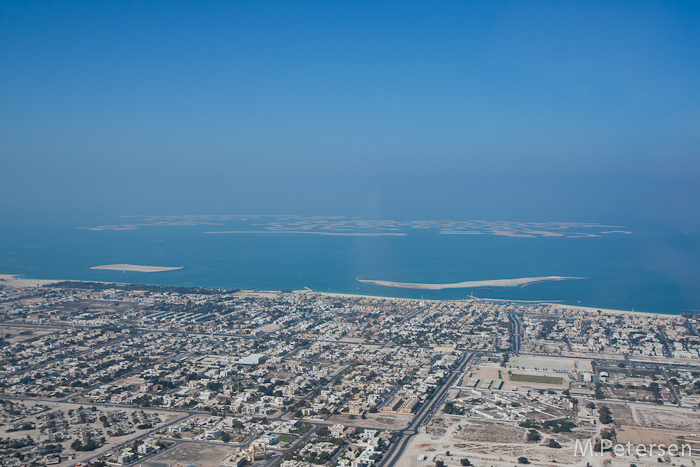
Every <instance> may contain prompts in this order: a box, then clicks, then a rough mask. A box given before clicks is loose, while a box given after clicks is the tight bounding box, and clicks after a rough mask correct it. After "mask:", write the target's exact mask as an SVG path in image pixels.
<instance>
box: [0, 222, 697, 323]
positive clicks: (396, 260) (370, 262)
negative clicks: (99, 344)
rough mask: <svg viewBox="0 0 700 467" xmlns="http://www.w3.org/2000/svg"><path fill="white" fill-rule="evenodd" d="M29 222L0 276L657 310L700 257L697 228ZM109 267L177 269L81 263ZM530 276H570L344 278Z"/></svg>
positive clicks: (668, 303) (3, 252)
mask: <svg viewBox="0 0 700 467" xmlns="http://www.w3.org/2000/svg"><path fill="white" fill-rule="evenodd" d="M41 223H42V221H40V220H35V221H33V222H31V223H28V222H24V223H19V222H16V223H12V224H5V225H2V226H1V227H0V273H4V274H18V275H22V276H23V277H27V278H36V279H65V280H88V281H108V282H126V283H142V284H156V285H176V286H202V287H214V288H240V289H258V290H282V289H295V290H298V289H302V288H304V287H308V288H310V289H312V290H314V291H319V292H336V293H349V294H362V295H377V296H391V297H412V298H420V297H425V298H426V299H463V298H467V297H468V296H469V295H470V294H472V293H473V294H474V295H475V296H477V297H483V298H502V299H512V300H538V301H539V300H541V301H549V300H552V301H554V300H559V301H562V302H563V303H566V304H571V305H581V306H589V307H597V308H611V309H620V310H635V311H644V312H655V313H670V314H677V313H681V312H683V311H684V310H687V309H696V308H700V288H698V286H697V285H698V284H700V265H698V263H697V261H694V260H693V259H694V258H697V257H698V249H699V248H700V235H699V233H698V230H697V229H694V230H692V231H685V230H681V229H675V228H671V227H661V226H651V225H617V226H610V225H599V224H593V223H540V224H528V223H515V222H487V221H389V220H382V221H378V220H371V221H366V220H362V219H357V218H342V217H338V218H328V217H326V218H324V217H313V218H311V217H301V216H245V217H241V216H138V217H126V218H125V217H112V218H106V219H96V218H85V219H80V220H76V219H71V220H70V221H66V222H64V223H57V222H55V221H53V222H52V223H51V225H39V224H41ZM266 233H274V234H272V235H268V234H266ZM358 234H359V235H358ZM115 263H116V264H127V263H128V264H136V265H148V266H166V267H180V266H181V267H182V269H179V270H175V271H167V272H156V273H142V272H129V271H126V272H122V271H113V270H95V269H90V268H92V267H94V266H99V265H106V264H115ZM542 276H567V277H577V278H582V279H580V280H564V281H556V282H542V283H534V284H530V285H527V286H525V287H521V286H515V287H492V288H490V287H486V288H481V287H476V288H456V289H444V290H419V289H410V288H393V287H381V286H377V285H372V284H367V283H362V282H359V281H358V280H357V278H358V277H361V278H363V279H370V280H382V281H394V282H410V283H427V284H443V283H456V282H463V281H481V280H496V279H515V278H523V277H542Z"/></svg>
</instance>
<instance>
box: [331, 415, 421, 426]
mask: <svg viewBox="0 0 700 467" xmlns="http://www.w3.org/2000/svg"><path fill="white" fill-rule="evenodd" d="M366 416H367V419H365V420H363V419H361V418H360V417H356V418H355V419H351V418H350V415H346V414H337V415H333V416H331V417H328V418H327V419H326V421H327V422H332V423H341V424H343V425H346V426H363V427H371V428H373V429H378V430H403V429H404V428H406V427H407V426H408V424H409V422H410V421H411V419H412V418H413V414H411V415H408V414H406V415H403V414H384V413H368V414H366Z"/></svg>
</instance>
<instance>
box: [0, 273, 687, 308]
mask: <svg viewBox="0 0 700 467" xmlns="http://www.w3.org/2000/svg"><path fill="white" fill-rule="evenodd" d="M19 276H21V274H0V286H2V285H5V286H8V287H27V288H31V287H42V286H44V285H49V284H55V283H58V282H85V283H101V284H115V285H122V284H124V285H126V284H130V285H149V284H138V283H137V284H133V283H131V282H110V281H87V280H75V279H29V278H20V277H19ZM156 286H159V285H157V284H156ZM162 287H187V286H177V285H175V286H172V285H163V286H162ZM196 287H200V286H196ZM201 288H202V289H220V288H221V287H201ZM292 292H293V293H299V294H309V293H314V294H319V295H323V296H327V297H341V298H351V299H362V298H366V299H371V300H419V301H423V302H429V303H434V302H460V301H469V300H474V301H480V302H501V303H531V304H532V303H539V304H542V305H550V306H552V307H555V308H562V309H566V310H579V311H585V312H587V313H597V312H598V310H600V311H601V312H602V313H607V314H613V315H625V314H627V315H634V316H647V317H654V316H655V317H666V318H668V317H675V316H680V315H681V314H680V313H678V314H673V313H658V312H653V311H635V310H617V309H612V308H598V307H591V306H586V305H569V304H566V303H561V302H558V301H556V300H547V299H543V300H517V299H509V298H483V297H471V298H462V299H430V298H422V297H421V298H410V297H390V296H382V295H365V294H352V293H344V292H321V291H316V290H313V289H311V288H309V287H303V288H302V289H299V290H292ZM238 293H248V294H250V293H266V294H267V293H277V294H279V293H282V290H258V289H239V292H238Z"/></svg>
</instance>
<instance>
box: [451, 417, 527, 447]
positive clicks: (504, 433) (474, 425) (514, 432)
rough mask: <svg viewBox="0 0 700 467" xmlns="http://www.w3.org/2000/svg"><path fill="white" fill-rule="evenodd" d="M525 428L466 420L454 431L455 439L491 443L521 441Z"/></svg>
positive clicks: (523, 439) (523, 438) (522, 440)
mask: <svg viewBox="0 0 700 467" xmlns="http://www.w3.org/2000/svg"><path fill="white" fill-rule="evenodd" d="M526 432H527V430H525V429H524V428H521V427H519V426H513V425H506V424H501V423H494V422H476V421H468V422H465V423H464V424H463V425H462V429H460V430H457V431H455V434H454V437H455V439H459V440H463V441H490V442H493V443H521V442H524V441H525V433H526Z"/></svg>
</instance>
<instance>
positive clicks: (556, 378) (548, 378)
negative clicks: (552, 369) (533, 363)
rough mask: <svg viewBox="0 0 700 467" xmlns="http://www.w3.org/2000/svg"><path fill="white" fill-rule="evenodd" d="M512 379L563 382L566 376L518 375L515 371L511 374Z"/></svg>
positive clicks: (541, 382) (527, 381)
mask: <svg viewBox="0 0 700 467" xmlns="http://www.w3.org/2000/svg"><path fill="white" fill-rule="evenodd" d="M510 380H511V381H519V382H521V383H540V384H561V383H562V382H563V381H564V378H562V377H560V376H537V375H518V374H515V373H513V374H512V375H510Z"/></svg>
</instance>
